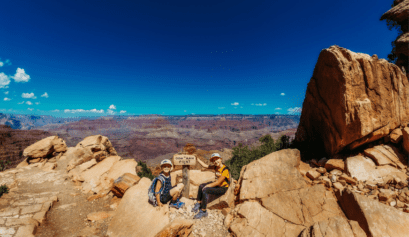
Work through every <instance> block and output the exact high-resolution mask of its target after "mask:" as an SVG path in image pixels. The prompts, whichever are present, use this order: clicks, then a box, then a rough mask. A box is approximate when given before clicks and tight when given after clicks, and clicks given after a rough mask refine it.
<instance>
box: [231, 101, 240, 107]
mask: <svg viewBox="0 0 409 237" xmlns="http://www.w3.org/2000/svg"><path fill="white" fill-rule="evenodd" d="M231 105H234V106H237V105H239V102H234V103H231Z"/></svg>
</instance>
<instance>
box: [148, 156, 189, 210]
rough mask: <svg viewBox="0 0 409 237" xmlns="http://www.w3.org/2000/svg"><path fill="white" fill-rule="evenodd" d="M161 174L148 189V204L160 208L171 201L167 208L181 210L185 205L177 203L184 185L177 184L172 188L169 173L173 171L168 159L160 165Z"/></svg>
mask: <svg viewBox="0 0 409 237" xmlns="http://www.w3.org/2000/svg"><path fill="white" fill-rule="evenodd" d="M160 168H161V169H162V172H161V173H160V174H159V176H158V177H156V178H155V179H154V180H153V181H152V184H151V187H150V188H149V192H148V195H149V202H151V203H152V204H153V205H154V206H158V207H159V208H160V207H162V206H163V205H164V204H166V203H167V202H169V201H171V202H170V204H169V206H170V207H174V208H177V209H179V208H181V207H183V206H184V205H185V203H183V202H181V201H179V198H178V197H179V195H180V193H181V192H182V190H183V188H184V185H183V184H182V183H179V184H178V185H177V186H174V187H172V183H171V176H170V172H171V171H172V170H173V165H172V162H171V161H170V160H168V159H165V160H163V161H162V162H161V163H160Z"/></svg>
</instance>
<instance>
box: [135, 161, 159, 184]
mask: <svg viewBox="0 0 409 237" xmlns="http://www.w3.org/2000/svg"><path fill="white" fill-rule="evenodd" d="M138 166H141V167H142V170H141V172H138V173H137V174H138V176H139V177H141V178H142V177H146V178H148V179H150V180H152V179H153V178H155V176H153V174H152V171H151V170H150V169H149V168H148V166H147V165H146V163H145V162H142V161H138Z"/></svg>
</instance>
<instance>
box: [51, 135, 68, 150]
mask: <svg viewBox="0 0 409 237" xmlns="http://www.w3.org/2000/svg"><path fill="white" fill-rule="evenodd" d="M52 143H53V146H54V152H66V151H67V144H65V141H64V139H62V138H58V137H57V139H53V141H52Z"/></svg>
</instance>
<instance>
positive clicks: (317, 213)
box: [230, 149, 345, 237]
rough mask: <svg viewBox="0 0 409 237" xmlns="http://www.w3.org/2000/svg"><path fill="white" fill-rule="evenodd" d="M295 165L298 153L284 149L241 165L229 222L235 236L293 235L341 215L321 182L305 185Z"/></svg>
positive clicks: (329, 192)
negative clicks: (237, 196)
mask: <svg viewBox="0 0 409 237" xmlns="http://www.w3.org/2000/svg"><path fill="white" fill-rule="evenodd" d="M299 165H300V152H299V151H298V150H296V149H286V150H281V151H277V152H273V153H271V154H269V155H267V156H265V157H263V158H261V159H259V160H256V161H253V162H251V163H250V164H248V165H246V166H244V167H243V168H242V170H241V174H240V179H239V181H238V183H239V184H240V191H239V202H240V204H238V205H237V206H236V207H235V208H234V210H233V211H232V214H233V220H232V222H231V224H230V230H231V231H232V232H233V233H234V234H235V235H236V236H294V237H295V236H299V234H300V233H301V232H302V231H303V230H304V229H305V228H307V227H309V226H311V225H313V224H314V223H316V222H321V221H325V220H327V219H328V218H332V217H339V218H345V216H344V214H343V212H342V210H341V208H340V207H339V206H338V204H337V201H336V197H335V195H334V194H333V193H332V192H331V191H328V190H326V188H325V187H324V186H322V185H315V186H312V187H311V186H310V185H308V183H307V182H306V181H305V179H304V178H303V177H302V176H301V174H300V172H299V171H298V170H297V168H298V166H299ZM272 230H274V231H272Z"/></svg>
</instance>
